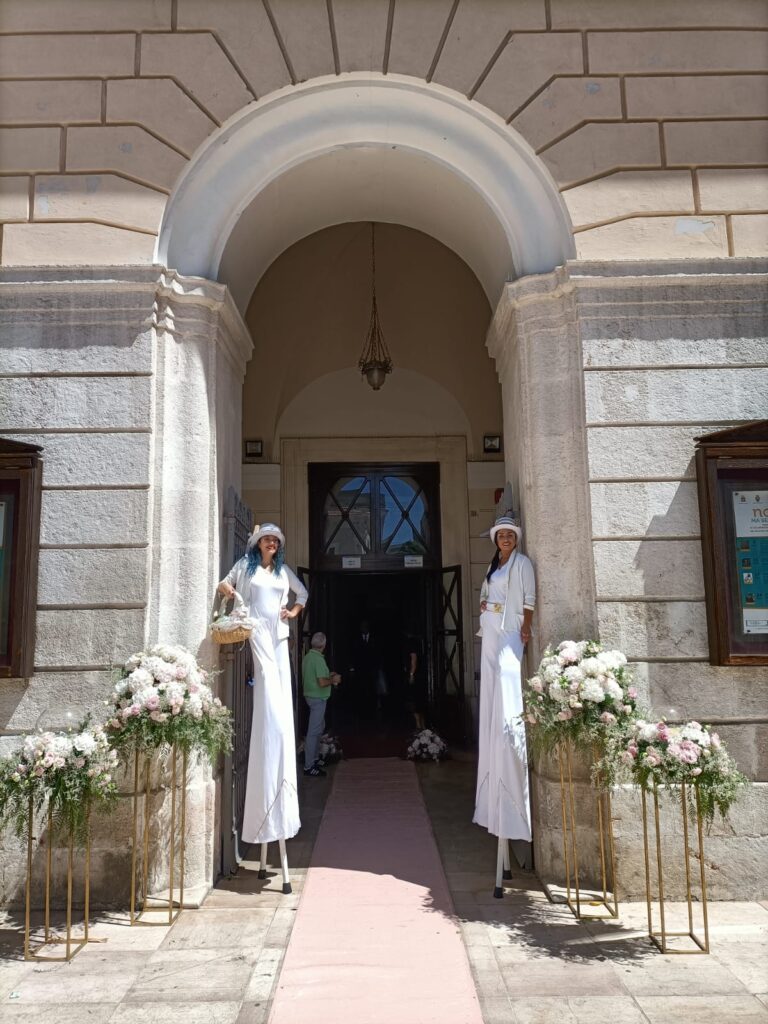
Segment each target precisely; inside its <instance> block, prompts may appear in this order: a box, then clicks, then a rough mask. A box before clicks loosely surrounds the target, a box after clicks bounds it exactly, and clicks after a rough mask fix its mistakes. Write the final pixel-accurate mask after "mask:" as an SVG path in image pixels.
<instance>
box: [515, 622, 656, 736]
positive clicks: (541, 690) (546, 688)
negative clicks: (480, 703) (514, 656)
mask: <svg viewBox="0 0 768 1024" xmlns="http://www.w3.org/2000/svg"><path fill="white" fill-rule="evenodd" d="M626 665H627V659H626V657H625V656H624V655H623V654H622V653H621V651H606V650H603V647H602V646H601V644H599V643H597V642H595V641H594V640H579V641H574V640H565V641H564V642H563V643H561V644H560V645H559V646H558V647H557V648H555V649H553V648H551V647H548V648H547V649H546V651H545V652H544V657H543V658H542V661H541V664H540V665H539V669H538V672H537V673H536V675H535V676H534V677H533V678H532V679H529V680H528V686H527V690H526V693H525V715H524V718H525V721H526V722H528V723H529V724H530V725H532V726H534V727H535V728H534V741H535V742H538V743H539V745H541V746H543V747H545V748H551V747H553V746H555V745H556V744H557V743H559V742H560V741H561V740H566V739H570V740H574V741H587V742H599V741H602V740H604V739H606V738H607V737H608V735H610V734H614V733H617V732H618V733H621V734H622V735H623V734H624V732H625V731H626V729H627V727H628V726H629V724H630V723H631V722H632V721H634V718H635V716H636V712H637V691H636V690H635V688H634V687H633V686H631V685H630V683H631V680H630V676H629V672H628V670H627V668H626Z"/></svg>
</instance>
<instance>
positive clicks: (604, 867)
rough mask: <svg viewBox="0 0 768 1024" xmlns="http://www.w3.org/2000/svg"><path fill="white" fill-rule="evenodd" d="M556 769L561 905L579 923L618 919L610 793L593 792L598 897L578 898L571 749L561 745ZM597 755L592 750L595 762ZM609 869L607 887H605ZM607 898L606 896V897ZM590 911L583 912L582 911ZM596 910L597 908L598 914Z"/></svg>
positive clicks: (579, 894)
mask: <svg viewBox="0 0 768 1024" xmlns="http://www.w3.org/2000/svg"><path fill="white" fill-rule="evenodd" d="M557 755H558V766H559V769H560V808H561V812H562V823H563V860H564V862H565V902H566V903H567V904H568V907H569V908H570V910H571V913H572V914H573V915H574V916H575V917H577V918H578V919H579V920H587V921H589V920H605V919H606V918H614V917H618V916H619V900H618V896H617V894H616V845H615V842H614V837H613V813H612V809H611V793H610V790H609V789H608V788H605V789H598V790H597V791H596V792H595V808H596V811H597V831H598V842H599V844H600V883H601V886H600V891H601V893H602V895H601V896H590V897H588V898H587V899H584V898H583V897H582V892H581V880H580V877H579V870H580V869H579V843H578V838H577V832H576V800H575V797H574V791H573V746H572V744H571V743H561V744H560V745H559V746H558V748H557ZM598 756H599V751H597V750H593V751H592V757H593V759H594V760H597V758H598ZM609 868H610V885H609V877H608V876H609ZM609 894H610V895H609ZM585 906H586V907H589V908H591V909H589V910H586V909H584V907H585ZM597 908H601V909H600V910H598V909H597Z"/></svg>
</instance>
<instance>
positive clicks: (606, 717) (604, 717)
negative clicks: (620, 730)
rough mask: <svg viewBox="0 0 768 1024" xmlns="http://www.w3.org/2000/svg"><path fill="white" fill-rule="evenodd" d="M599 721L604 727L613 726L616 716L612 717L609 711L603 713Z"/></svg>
mask: <svg viewBox="0 0 768 1024" xmlns="http://www.w3.org/2000/svg"><path fill="white" fill-rule="evenodd" d="M600 721H601V722H604V723H605V724H606V725H613V723H614V722H615V721H616V715H612V714H611V713H610V711H604V712H603V713H602V715H600Z"/></svg>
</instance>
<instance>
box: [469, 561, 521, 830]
mask: <svg viewBox="0 0 768 1024" xmlns="http://www.w3.org/2000/svg"><path fill="white" fill-rule="evenodd" d="M480 600H481V601H485V602H486V603H487V608H486V611H484V612H483V613H482V615H481V616H480V632H479V634H478V635H479V636H482V638H483V646H482V654H481V667H480V741H479V751H478V760H477V793H476V797H475V813H474V816H473V818H472V820H473V821H474V822H475V823H476V824H477V825H482V826H483V828H487V829H488V831H489V832H490V833H491V834H492V835H495V836H499V837H500V838H502V839H522V840H525V841H527V842H530V840H531V808H530V799H529V794H528V757H527V751H526V743H525V726H524V725H523V721H522V718H521V717H520V716H521V715H522V712H523V695H522V681H521V678H520V665H521V661H522V658H523V651H524V645H523V641H522V639H521V637H520V628H521V626H522V624H523V609H524V608H531V609H532V608H533V606H534V604H535V601H536V583H535V580H534V575H533V566H532V565H531V563H530V561H529V559H528V558H526V556H525V555H523V554H521V553H520V552H519V551H518V550H517V548H515V550H514V551H513V552H512V554H511V556H510V558H509V560H508V561H507V563H506V564H505V565H504V566H502V567H501V568H500V569H497V570H496V572H494V573H493V574H492V576H491V578H490V581H489V580H487V579H485V580H484V581H483V585H482V588H481V591H480Z"/></svg>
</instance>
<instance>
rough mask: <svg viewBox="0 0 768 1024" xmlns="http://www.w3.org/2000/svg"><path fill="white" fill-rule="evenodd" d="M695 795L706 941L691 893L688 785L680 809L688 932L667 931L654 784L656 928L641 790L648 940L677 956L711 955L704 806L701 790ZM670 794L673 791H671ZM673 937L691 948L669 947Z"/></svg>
mask: <svg viewBox="0 0 768 1024" xmlns="http://www.w3.org/2000/svg"><path fill="white" fill-rule="evenodd" d="M693 790H694V793H695V795H696V832H697V836H698V843H699V850H698V855H697V856H698V859H699V876H700V881H701V911H702V920H703V926H704V938H703V939H702V938H701V936H700V935H698V934H697V933H696V932H695V931H694V928H693V894H692V890H691V848H690V843H689V825H688V793H687V791H686V785H685V783H684V782H683V783H681V785H680V810H681V815H682V819H683V851H684V864H685V891H686V902H687V909H688V931H685V932H680V931H670V930H669V929H668V928H667V918H666V913H665V894H664V856H663V850H662V843H661V828H660V826H659V790H658V786H657V785H656V783H655V782H654V784H653V818H654V825H655V833H656V834H655V845H656V880H657V882H658V890H659V918H660V928H659V930H658V931H656V930H655V929H654V926H653V908H652V906H651V902H652V899H651V865H650V854H649V838H648V831H649V830H648V801H647V798H646V791H645V789H642V790H641V796H642V801H643V854H644V857H645V901H646V905H647V907H648V938H649V939H650V940H651V942H652V943H653V944H654V945H655V946H656V947H657V948H658V949H659V950H661V952H662V953H675V954H693V953H709V919H708V915H707V880H706V874H705V868H704V834H703V829H702V822H701V804H700V802H699V788H698V786H694V787H693ZM670 795H671V790H670ZM671 938H686V939H690V940H691V942H692V943H693V946H692V947H689V948H687V949H679V948H676V947H671V946H670V945H669V939H671Z"/></svg>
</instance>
